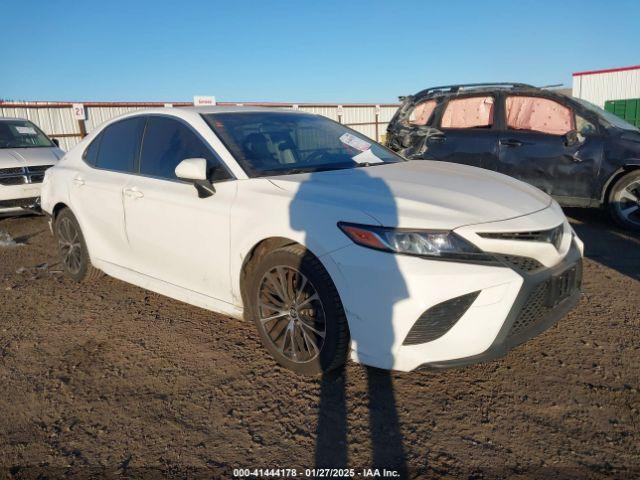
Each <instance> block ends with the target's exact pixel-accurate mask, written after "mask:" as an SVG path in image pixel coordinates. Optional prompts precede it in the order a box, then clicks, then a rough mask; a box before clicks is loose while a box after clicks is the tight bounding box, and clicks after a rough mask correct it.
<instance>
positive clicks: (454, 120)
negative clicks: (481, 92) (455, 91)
mask: <svg viewBox="0 0 640 480" xmlns="http://www.w3.org/2000/svg"><path fill="white" fill-rule="evenodd" d="M494 103H495V102H494V100H493V97H470V98H455V99H453V100H449V103H448V104H447V108H446V110H445V111H444V114H443V115H442V122H440V123H441V125H440V126H441V128H489V127H491V126H492V125H493V110H494V108H493V106H494Z"/></svg>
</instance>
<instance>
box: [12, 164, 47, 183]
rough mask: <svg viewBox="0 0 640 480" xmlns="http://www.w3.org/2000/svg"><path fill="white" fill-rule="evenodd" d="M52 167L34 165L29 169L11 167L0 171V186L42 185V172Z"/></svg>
mask: <svg viewBox="0 0 640 480" xmlns="http://www.w3.org/2000/svg"><path fill="white" fill-rule="evenodd" d="M51 167H53V165H34V166H30V167H26V168H23V167H11V168H2V169H0V185H6V186H10V185H22V184H24V183H42V181H43V180H44V172H45V171H46V170H47V169H49V168H51Z"/></svg>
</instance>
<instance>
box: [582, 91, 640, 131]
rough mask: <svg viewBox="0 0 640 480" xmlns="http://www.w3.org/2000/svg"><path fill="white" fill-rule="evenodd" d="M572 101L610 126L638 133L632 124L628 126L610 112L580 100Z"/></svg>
mask: <svg viewBox="0 0 640 480" xmlns="http://www.w3.org/2000/svg"><path fill="white" fill-rule="evenodd" d="M574 100H575V101H576V102H578V103H579V104H580V105H582V106H583V107H585V108H586V109H588V110H590V111H592V112H594V113H595V114H597V115H598V116H600V117H601V118H603V119H604V120H605V122H606V123H608V124H609V125H611V126H614V127H617V128H622V129H624V130H631V131H633V132H637V131H639V130H638V128H637V127H634V126H633V125H632V124H630V123H629V122H627V121H626V120H624V119H622V118H620V117H618V116H617V115H614V114H613V113H611V112H607V111H606V110H604V109H602V108H600V107H598V106H596V105H594V104H593V103H591V102H587V101H586V100H583V99H581V98H574Z"/></svg>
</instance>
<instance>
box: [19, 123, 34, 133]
mask: <svg viewBox="0 0 640 480" xmlns="http://www.w3.org/2000/svg"><path fill="white" fill-rule="evenodd" d="M16 130H17V131H18V133H21V134H22V135H36V131H35V130H34V129H33V127H19V126H17V125H16Z"/></svg>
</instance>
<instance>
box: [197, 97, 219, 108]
mask: <svg viewBox="0 0 640 480" xmlns="http://www.w3.org/2000/svg"><path fill="white" fill-rule="evenodd" d="M193 104H194V105H195V106H196V107H197V106H204V105H215V104H216V97H208V96H205V95H195V96H194V97H193Z"/></svg>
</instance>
